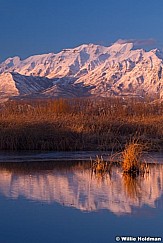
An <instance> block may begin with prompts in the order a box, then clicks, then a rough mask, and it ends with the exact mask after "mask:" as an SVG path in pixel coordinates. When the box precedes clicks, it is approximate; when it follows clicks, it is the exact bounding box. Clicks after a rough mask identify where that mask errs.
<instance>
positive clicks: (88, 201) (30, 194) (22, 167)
mask: <svg viewBox="0 0 163 243" xmlns="http://www.w3.org/2000/svg"><path fill="white" fill-rule="evenodd" d="M149 168H150V173H148V174H146V175H144V176H143V177H142V176H140V177H137V178H132V177H130V176H127V175H123V174H122V172H121V169H120V168H119V167H117V166H113V167H112V170H111V173H106V174H104V175H102V174H94V173H92V171H91V169H90V163H88V162H79V161H78V162H75V161H74V162H70V161H66V162H63V161H60V162H40V163H38V162H37V163H31V162H29V163H1V164H0V193H1V194H2V195H4V196H5V197H8V198H12V199H18V198H19V197H24V198H26V199H29V200H32V201H39V202H44V203H53V202H58V203H60V204H62V205H64V206H71V207H75V208H77V209H80V210H81V211H97V210H100V209H108V210H109V211H111V212H113V213H115V214H117V215H120V214H131V213H132V212H133V208H134V207H137V208H141V207H142V206H143V205H148V206H149V207H153V208H154V207H162V205H163V197H162V195H163V165H162V164H150V165H149Z"/></svg>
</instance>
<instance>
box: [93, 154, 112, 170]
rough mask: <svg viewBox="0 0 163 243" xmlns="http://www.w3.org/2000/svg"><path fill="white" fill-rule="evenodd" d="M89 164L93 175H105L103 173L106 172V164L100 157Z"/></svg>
mask: <svg viewBox="0 0 163 243" xmlns="http://www.w3.org/2000/svg"><path fill="white" fill-rule="evenodd" d="M91 164H92V166H91V168H92V172H94V173H95V174H101V175H105V173H106V172H107V171H108V162H107V161H104V159H103V157H102V156H101V157H99V156H97V157H96V160H95V161H94V162H93V161H91Z"/></svg>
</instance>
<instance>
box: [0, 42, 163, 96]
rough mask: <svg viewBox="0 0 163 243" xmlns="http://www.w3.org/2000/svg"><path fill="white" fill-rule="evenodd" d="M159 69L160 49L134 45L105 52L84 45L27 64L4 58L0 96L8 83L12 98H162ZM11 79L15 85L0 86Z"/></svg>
mask: <svg viewBox="0 0 163 243" xmlns="http://www.w3.org/2000/svg"><path fill="white" fill-rule="evenodd" d="M162 68H163V53H162V52H160V51H159V50H158V49H154V50H151V51H148V52H147V51H145V50H143V49H137V50H134V49H133V44H132V43H123V44H120V43H118V42H116V43H114V44H113V45H111V46H109V47H104V46H99V45H94V44H88V45H86V44H84V45H81V46H79V47H76V48H74V49H65V50H62V51H61V52H59V53H57V54H54V53H49V54H43V55H35V56H31V57H28V58H27V59H25V60H20V58H19V57H14V58H8V59H7V60H6V61H4V62H3V63H1V64H0V73H1V78H0V92H5V91H6V92H7V90H9V88H7V86H6V85H9V83H10V86H11V83H12V85H13V86H12V87H13V91H12V92H11V93H14V94H15V95H19V94H21V95H23V94H32V93H36V92H37V93H39V92H41V94H42V95H45V96H58V95H59V96H62V94H63V96H71V95H72V96H78V95H79V96H85V95H86V96H87V95H96V96H110V95H139V96H144V95H146V94H148V95H154V96H156V97H158V98H160V97H162V96H163V74H162ZM9 73H11V74H9ZM15 73H17V74H15ZM10 75H11V76H12V77H13V80H14V81H13V82H9V81H7V80H8V78H6V80H5V81H4V79H5V78H4V77H10V79H12V78H11V76H10ZM2 77H3V78H2ZM50 79H51V80H50ZM10 81H11V80H10ZM14 82H15V88H14ZM5 86H6V88H4V87H5ZM88 87H89V88H88ZM10 89H11V87H10Z"/></svg>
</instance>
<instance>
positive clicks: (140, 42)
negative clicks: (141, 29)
mask: <svg viewBox="0 0 163 243" xmlns="http://www.w3.org/2000/svg"><path fill="white" fill-rule="evenodd" d="M117 43H119V44H125V43H133V44H134V46H152V45H155V44H156V43H157V41H156V40H155V39H152V38H150V39H119V40H118V41H117Z"/></svg>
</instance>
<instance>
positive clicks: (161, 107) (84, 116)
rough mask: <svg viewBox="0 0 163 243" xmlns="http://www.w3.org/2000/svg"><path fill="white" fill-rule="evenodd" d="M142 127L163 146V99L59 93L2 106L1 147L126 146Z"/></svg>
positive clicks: (144, 138) (147, 138) (146, 137)
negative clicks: (77, 96)
mask: <svg viewBox="0 0 163 243" xmlns="http://www.w3.org/2000/svg"><path fill="white" fill-rule="evenodd" d="M136 133H138V134H139V139H140V141H141V143H144V142H145V143H148V144H150V149H151V150H160V149H163V145H162V144H163V103H159V102H158V103H157V102H156V103H150V102H147V101H144V102H139V101H137V100H133V99H126V100H125V101H124V100H122V99H118V98H114V99H113V98H106V99H56V100H37V101H30V100H27V101H9V102H7V103H5V104H4V105H2V106H1V107H0V150H56V151H63V150H64V151H66V150H122V149H123V148H124V146H125V144H126V142H128V141H130V138H131V137H133V136H134V135H135V134H136Z"/></svg>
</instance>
